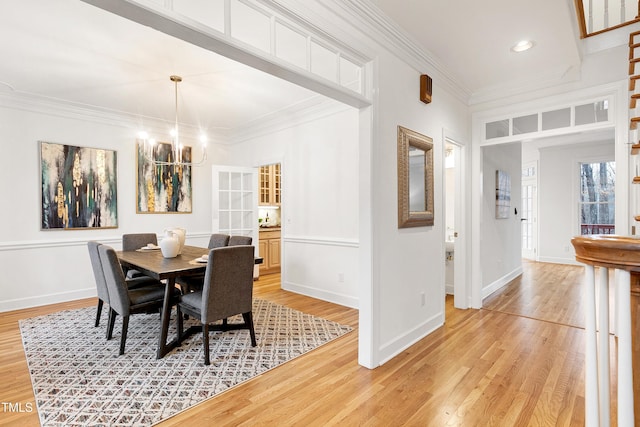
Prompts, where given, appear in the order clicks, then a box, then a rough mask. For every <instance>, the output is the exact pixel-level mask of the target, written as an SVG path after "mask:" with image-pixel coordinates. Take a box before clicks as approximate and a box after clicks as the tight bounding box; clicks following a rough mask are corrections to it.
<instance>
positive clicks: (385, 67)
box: [371, 52, 470, 362]
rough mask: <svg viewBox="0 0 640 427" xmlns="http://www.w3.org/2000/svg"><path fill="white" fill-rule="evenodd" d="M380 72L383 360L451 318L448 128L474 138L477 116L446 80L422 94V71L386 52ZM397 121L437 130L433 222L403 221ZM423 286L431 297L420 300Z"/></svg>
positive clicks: (378, 255)
mask: <svg viewBox="0 0 640 427" xmlns="http://www.w3.org/2000/svg"><path fill="white" fill-rule="evenodd" d="M425 71H426V72H427V74H428V73H429V70H425ZM378 72H379V74H378V76H379V78H378V88H377V89H378V102H377V108H378V111H377V117H378V121H377V123H376V124H375V126H374V130H373V132H374V135H375V138H374V145H373V147H372V156H373V161H372V182H371V185H372V193H373V194H372V197H373V242H374V243H373V253H374V258H373V272H374V275H373V276H374V279H373V280H374V283H373V287H374V295H378V298H377V301H378V302H377V306H378V307H379V319H378V321H379V326H380V335H379V337H378V338H379V355H380V361H381V362H384V361H385V360H387V359H389V358H391V357H392V356H394V355H395V354H397V353H398V352H400V351H401V350H403V349H404V348H406V347H407V346H408V345H410V344H412V343H413V342H415V341H417V340H418V339H420V338H422V337H423V336H425V335H427V334H428V333H429V332H431V331H432V330H433V329H435V328H437V327H438V326H440V325H441V324H442V323H443V322H444V298H445V289H444V268H443V264H444V260H445V255H444V242H443V241H442V239H443V236H444V227H445V218H444V205H443V202H442V200H443V198H442V189H443V184H442V180H443V179H444V169H443V164H442V159H443V157H444V156H443V150H444V145H445V142H444V141H443V129H449V130H452V131H454V132H455V133H456V134H458V135H461V140H462V141H465V140H468V137H469V123H470V120H469V119H470V117H469V114H468V110H467V108H466V107H465V106H464V105H462V103H461V102H459V101H458V100H457V99H455V98H454V97H453V96H451V95H450V94H448V93H447V92H446V91H445V90H444V89H443V88H442V87H441V86H439V84H438V80H437V79H434V89H433V93H434V95H433V102H432V103H431V104H423V103H422V102H420V100H419V99H418V87H419V86H418V82H419V76H420V74H421V73H420V72H419V71H418V70H415V69H413V68H412V67H410V66H408V65H407V64H406V63H404V62H402V61H401V60H399V59H398V58H396V57H395V56H393V55H391V54H389V53H387V52H385V53H384V54H382V55H380V56H379V62H378ZM398 125H401V126H404V127H407V128H409V129H412V130H414V131H417V132H419V133H422V134H424V135H427V136H430V137H431V138H433V144H434V156H433V157H434V177H435V183H434V201H435V223H434V226H433V227H417V228H405V229H398V198H397V192H398V181H397V165H396V162H397V154H396V152H397V126H398ZM422 294H424V295H425V299H426V303H425V305H422V304H421V302H422V299H421V295H422Z"/></svg>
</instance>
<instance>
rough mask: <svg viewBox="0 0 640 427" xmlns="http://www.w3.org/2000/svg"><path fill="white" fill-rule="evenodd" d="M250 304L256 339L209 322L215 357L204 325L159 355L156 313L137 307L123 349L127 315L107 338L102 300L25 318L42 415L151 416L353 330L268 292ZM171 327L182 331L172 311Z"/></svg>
mask: <svg viewBox="0 0 640 427" xmlns="http://www.w3.org/2000/svg"><path fill="white" fill-rule="evenodd" d="M253 305H254V306H253V315H254V325H255V329H256V338H257V341H258V346H257V347H251V341H250V337H249V331H247V330H237V331H227V332H211V335H210V348H211V365H209V366H205V365H204V353H203V347H202V333H196V334H194V335H192V336H191V337H189V338H188V339H186V340H185V341H184V342H183V343H182V345H181V346H180V347H178V348H176V349H174V350H173V351H172V352H171V353H169V354H168V355H166V356H165V357H164V358H163V359H160V360H157V359H156V346H157V339H158V338H157V337H158V336H159V333H160V331H159V330H160V319H159V315H158V314H149V315H145V314H138V315H133V316H131V318H130V321H129V332H128V334H127V347H126V352H125V354H124V355H123V356H118V349H119V345H120V330H121V329H120V328H121V325H122V323H121V317H120V316H118V321H116V326H115V328H114V337H113V339H112V340H111V341H107V340H106V339H105V330H106V324H107V319H106V311H107V310H103V318H102V320H101V322H100V327H98V328H95V327H93V323H94V319H95V307H87V308H83V309H78V310H67V311H62V312H58V313H54V314H50V315H47V316H41V317H34V318H31V319H26V320H23V321H21V322H20V330H21V332H22V341H23V344H24V349H25V354H26V356H27V362H28V364H29V372H30V373H31V382H32V384H33V390H34V393H35V398H36V405H37V408H38V413H39V415H40V422H41V424H42V425H43V426H74V425H75V426H86V425H111V426H120V425H121V426H125V425H126V426H132V425H136V426H146V425H152V424H155V423H158V422H160V421H161V420H164V419H166V418H168V417H171V416H173V415H175V414H177V413H178V412H181V411H184V410H185V409H188V408H189V407H190V406H193V405H195V404H196V403H199V402H202V401H203V400H205V399H208V398H211V397H213V396H215V395H216V394H218V393H220V392H223V391H225V390H228V389H229V388H231V387H233V386H236V385H238V384H240V383H242V382H244V381H247V380H249V379H251V378H253V377H255V376H257V375H260V374H262V373H263V372H265V371H267V370H269V369H273V368H275V367H277V366H279V365H281V364H283V363H285V362H287V361H289V360H291V359H293V358H295V357H297V356H300V355H302V354H304V353H306V352H308V351H311V350H313V349H315V348H317V347H319V346H321V345H323V344H326V343H328V342H330V341H331V340H333V339H336V338H338V337H340V336H342V335H344V334H346V333H347V332H350V331H351V330H352V328H351V327H350V326H345V325H340V324H337V323H335V322H331V321H328V320H326V319H321V318H318V317H314V316H311V315H308V314H304V313H301V312H299V311H296V310H293V309H290V308H288V307H284V306H281V305H278V304H274V303H271V302H269V301H264V300H260V299H255V300H254V304H253ZM174 316H175V310H174ZM237 319H238V320H241V317H238V318H237ZM233 321H236V318H233V319H230V322H233ZM189 325H190V323H189V321H186V322H185V328H187V327H188V326H189ZM169 337H170V339H172V337H175V319H174V318H173V316H172V319H171V329H170V330H169Z"/></svg>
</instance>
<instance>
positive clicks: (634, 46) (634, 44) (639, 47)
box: [629, 31, 640, 130]
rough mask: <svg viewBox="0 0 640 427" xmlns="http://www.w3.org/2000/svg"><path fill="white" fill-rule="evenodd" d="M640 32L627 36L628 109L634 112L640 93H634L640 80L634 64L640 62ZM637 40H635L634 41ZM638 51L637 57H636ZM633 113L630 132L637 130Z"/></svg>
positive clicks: (636, 118)
mask: <svg viewBox="0 0 640 427" xmlns="http://www.w3.org/2000/svg"><path fill="white" fill-rule="evenodd" d="M639 36H640V31H634V32H632V33H630V34H629V92H630V95H629V96H630V102H629V108H630V109H631V110H635V108H636V102H637V100H638V99H640V93H635V91H636V81H637V80H638V79H639V78H640V73H636V64H638V63H639V62H640V37H639ZM636 38H637V39H636ZM636 51H638V56H636ZM634 113H635V111H632V112H631V123H630V126H629V128H630V129H631V130H634V129H637V127H638V122H640V117H634Z"/></svg>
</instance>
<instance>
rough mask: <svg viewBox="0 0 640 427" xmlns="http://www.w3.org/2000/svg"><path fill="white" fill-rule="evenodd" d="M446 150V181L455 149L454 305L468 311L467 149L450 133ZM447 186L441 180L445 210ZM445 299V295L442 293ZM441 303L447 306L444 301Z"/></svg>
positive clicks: (445, 141) (446, 132) (444, 234)
mask: <svg viewBox="0 0 640 427" xmlns="http://www.w3.org/2000/svg"><path fill="white" fill-rule="evenodd" d="M442 141H443V144H442V145H443V149H442V163H441V164H442V176H443V177H444V174H445V171H444V164H445V155H446V144H451V145H453V146H454V147H455V155H456V157H455V187H456V192H455V201H454V205H455V207H454V210H455V216H454V223H455V231H456V232H457V233H458V237H456V239H455V240H454V271H453V276H454V279H453V305H454V307H456V308H461V309H465V308H469V307H470V306H471V299H470V297H471V288H470V283H471V282H470V281H469V280H468V277H467V275H468V272H469V268H468V266H467V263H468V260H469V259H471V258H470V257H469V256H468V255H469V254H468V253H467V251H468V247H469V246H468V236H467V234H468V233H467V230H470V227H469V224H468V221H469V220H470V219H469V218H468V215H467V204H468V203H469V201H468V200H467V199H468V197H467V196H466V195H467V194H468V190H467V183H466V181H467V173H466V169H467V167H466V164H467V148H466V146H465V145H464V144H463V143H462V142H461V141H462V138H460V137H458V136H456V135H455V134H454V133H453V132H452V131H449V130H447V129H444V130H443V138H442ZM445 185H446V182H445V179H443V180H442V206H443V207H444V206H445V198H446V188H445ZM442 223H443V227H442V260H443V263H442V283H443V287H444V286H445V279H444V277H445V263H444V260H445V257H446V253H445V245H444V242H445V241H446V237H447V230H446V228H447V227H446V221H443V222H442ZM443 295H444V293H443ZM442 303H443V304H444V298H443V301H442Z"/></svg>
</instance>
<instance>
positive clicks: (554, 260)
mask: <svg viewBox="0 0 640 427" xmlns="http://www.w3.org/2000/svg"><path fill="white" fill-rule="evenodd" d="M538 261H539V262H548V263H549V264H567V265H583V264H581V263H579V262H578V261H576V259H575V258H557V257H540V258H539V259H538Z"/></svg>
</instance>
